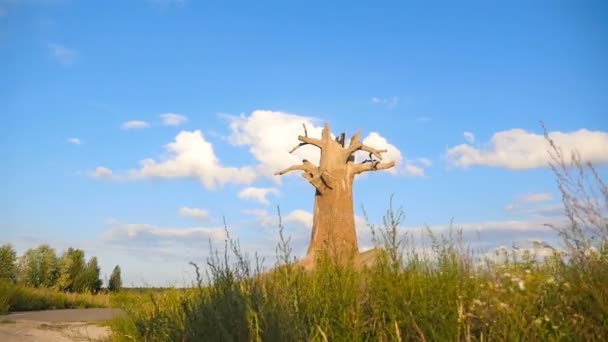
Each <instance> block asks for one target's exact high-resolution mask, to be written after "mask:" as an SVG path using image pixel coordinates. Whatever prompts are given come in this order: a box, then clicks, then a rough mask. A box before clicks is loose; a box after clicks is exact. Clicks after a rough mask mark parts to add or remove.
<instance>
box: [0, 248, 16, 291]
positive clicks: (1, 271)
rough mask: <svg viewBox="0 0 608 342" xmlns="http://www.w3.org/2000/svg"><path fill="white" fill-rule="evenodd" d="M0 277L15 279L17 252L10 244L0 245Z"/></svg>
mask: <svg viewBox="0 0 608 342" xmlns="http://www.w3.org/2000/svg"><path fill="white" fill-rule="evenodd" d="M0 279H7V280H10V281H12V282H15V281H16V280H17V253H16V252H15V249H14V248H13V246H12V245H10V244H5V245H2V246H0Z"/></svg>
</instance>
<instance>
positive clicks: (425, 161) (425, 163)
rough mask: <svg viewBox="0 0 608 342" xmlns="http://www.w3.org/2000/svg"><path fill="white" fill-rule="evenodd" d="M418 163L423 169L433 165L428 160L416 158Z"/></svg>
mask: <svg viewBox="0 0 608 342" xmlns="http://www.w3.org/2000/svg"><path fill="white" fill-rule="evenodd" d="M418 162H419V163H420V164H422V166H424V167H430V166H431V165H433V162H432V161H431V160H430V159H428V158H418Z"/></svg>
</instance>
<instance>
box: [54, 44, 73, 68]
mask: <svg viewBox="0 0 608 342" xmlns="http://www.w3.org/2000/svg"><path fill="white" fill-rule="evenodd" d="M47 48H48V49H49V53H50V54H51V57H53V58H54V59H55V60H57V61H58V62H59V63H61V64H63V65H66V66H67V65H71V64H72V63H74V61H75V60H76V57H77V53H76V50H73V49H70V48H67V47H65V46H63V45H60V44H52V43H50V44H47Z"/></svg>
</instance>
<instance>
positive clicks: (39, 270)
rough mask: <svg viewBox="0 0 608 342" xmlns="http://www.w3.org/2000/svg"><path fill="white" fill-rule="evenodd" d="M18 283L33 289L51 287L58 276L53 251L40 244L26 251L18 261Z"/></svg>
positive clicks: (49, 247) (56, 261) (55, 255)
mask: <svg viewBox="0 0 608 342" xmlns="http://www.w3.org/2000/svg"><path fill="white" fill-rule="evenodd" d="M18 273H19V276H18V278H19V282H21V283H23V284H25V285H28V286H34V287H52V286H54V285H55V283H56V281H57V276H58V260H57V254H56V253H55V249H53V248H51V246H49V245H47V244H42V245H40V246H38V248H36V249H32V248H30V249H28V250H27V251H26V252H25V254H24V255H23V256H22V257H21V258H20V259H19V272H18Z"/></svg>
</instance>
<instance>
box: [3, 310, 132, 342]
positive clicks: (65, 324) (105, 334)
mask: <svg viewBox="0 0 608 342" xmlns="http://www.w3.org/2000/svg"><path fill="white" fill-rule="evenodd" d="M121 314H123V313H122V311H121V310H118V309H68V310H45V311H30V312H16V313H11V314H8V315H4V316H0V341H3V342H17V341H19V342H21V341H24V342H33V341H48V342H72V341H100V340H108V338H109V337H110V329H109V328H108V327H103V326H99V325H98V323H100V322H103V321H107V320H110V319H112V318H114V317H117V316H119V315H121Z"/></svg>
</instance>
